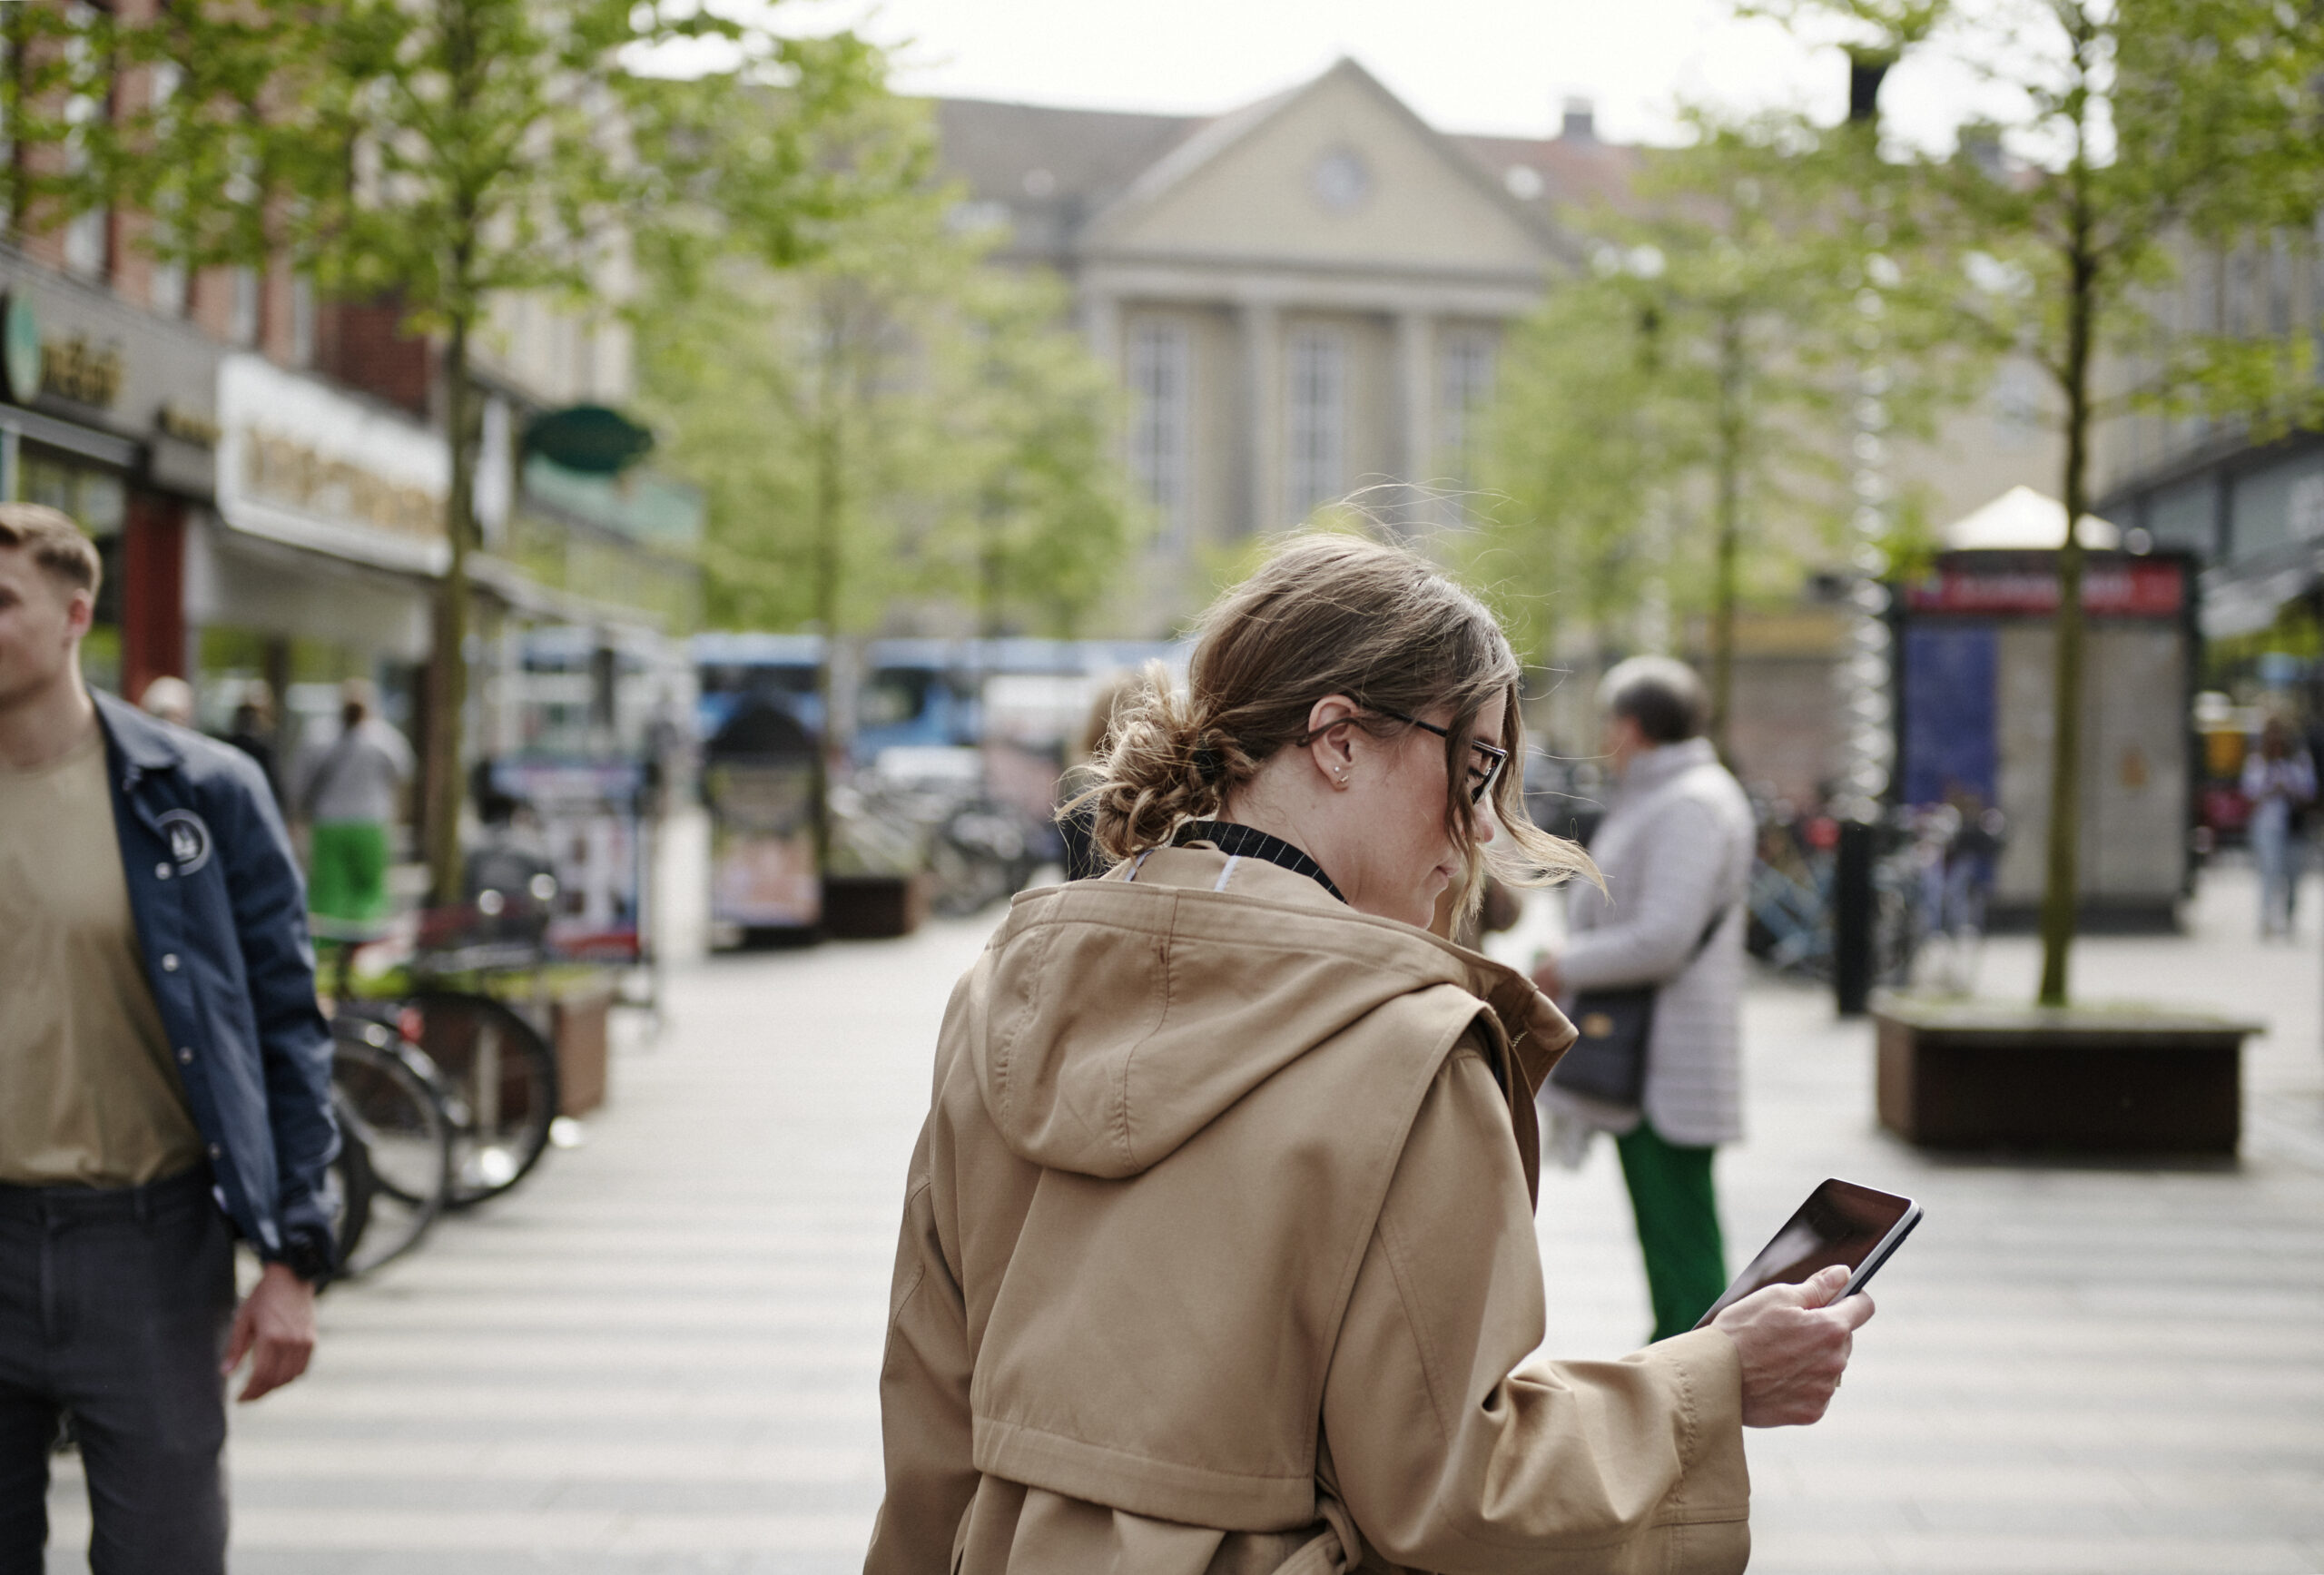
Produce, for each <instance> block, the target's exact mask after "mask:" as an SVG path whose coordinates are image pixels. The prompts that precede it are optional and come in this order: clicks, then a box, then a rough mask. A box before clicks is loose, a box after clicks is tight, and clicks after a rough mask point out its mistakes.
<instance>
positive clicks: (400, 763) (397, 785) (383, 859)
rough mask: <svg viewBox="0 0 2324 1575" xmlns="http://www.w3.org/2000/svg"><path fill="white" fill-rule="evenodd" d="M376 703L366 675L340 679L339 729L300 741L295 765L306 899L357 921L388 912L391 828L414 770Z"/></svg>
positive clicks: (319, 911) (332, 916) (324, 911)
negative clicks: (304, 835)
mask: <svg viewBox="0 0 2324 1575" xmlns="http://www.w3.org/2000/svg"><path fill="white" fill-rule="evenodd" d="M339 722H340V725H339V732H338V733H337V735H336V736H334V737H332V738H330V739H329V740H327V741H315V742H311V743H308V744H307V745H305V746H303V747H302V748H301V749H300V759H299V764H298V769H297V770H296V771H295V772H294V773H293V789H292V792H293V797H294V802H296V803H297V804H298V806H299V818H300V820H302V821H304V822H306V823H307V826H308V828H309V836H310V841H309V842H308V849H307V861H308V875H309V885H310V890H309V891H308V897H307V901H308V905H309V907H310V910H311V911H313V912H314V914H315V915H316V916H317V917H318V918H321V919H328V920H334V921H336V922H338V923H340V924H346V925H351V926H356V927H361V926H364V925H369V924H376V923H377V922H379V920H382V919H384V918H386V917H387V915H388V861H389V855H390V851H391V842H390V832H389V828H390V827H391V826H392V825H393V824H394V822H395V820H396V818H397V812H398V806H399V802H400V800H401V797H402V793H403V788H404V784H405V783H409V782H410V780H411V773H412V758H411V745H410V744H409V743H405V742H404V736H403V734H402V733H398V732H397V731H396V730H395V728H394V727H393V726H392V725H391V724H389V723H388V722H386V721H384V720H383V719H381V717H380V716H379V691H378V690H376V689H375V688H373V687H372V685H371V682H370V680H369V679H368V678H350V679H349V680H347V682H346V683H344V684H340V708H339Z"/></svg>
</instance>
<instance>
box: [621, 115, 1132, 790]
mask: <svg viewBox="0 0 2324 1575" xmlns="http://www.w3.org/2000/svg"><path fill="white" fill-rule="evenodd" d="M742 107H743V110H744V112H745V114H746V115H747V113H748V112H749V111H750V109H751V108H752V106H751V105H750V104H748V103H745V104H744V105H743V106H742ZM724 134H726V135H728V136H729V137H735V138H740V139H743V140H745V141H747V140H748V139H749V138H750V137H751V136H752V135H753V133H752V131H751V130H750V127H749V123H748V120H747V118H744V119H742V120H739V121H737V122H735V123H733V124H732V125H730V126H729V127H728V129H727V131H726V132H725V133H724ZM822 136H823V146H822V150H821V153H820V154H819V156H818V159H817V161H816V162H817V163H818V164H819V166H820V167H822V168H826V169H846V170H848V171H850V172H851V179H852V182H853V186H854V190H855V191H856V192H857V193H858V197H859V201H858V202H857V204H856V206H855V207H854V208H853V210H852V212H850V213H849V214H848V215H847V216H846V217H845V218H844V219H843V220H842V221H835V222H832V223H830V224H828V225H825V226H823V227H822V228H821V229H820V230H819V231H817V233H816V238H815V240H816V251H815V252H814V254H813V255H812V257H811V258H808V259H806V260H805V261H797V260H796V258H795V256H794V255H793V253H792V252H790V251H788V250H787V248H788V246H789V245H790V241H789V238H788V236H787V234H786V233H784V232H783V231H780V230H778V231H766V230H763V229H762V228H761V227H759V226H758V225H757V224H756V223H755V222H754V221H753V219H752V217H751V216H750V215H749V214H748V213H747V212H737V211H734V210H726V211H724V217H723V219H722V220H721V221H720V222H719V223H718V224H717V225H716V226H715V227H714V231H711V232H704V233H703V234H699V235H695V236H694V237H691V238H690V239H689V241H687V245H686V248H685V250H684V251H682V252H673V253H671V254H668V255H666V256H665V257H664V258H663V259H662V260H661V263H660V265H659V266H658V267H657V269H656V271H655V287H654V290H652V292H651V294H650V295H649V298H648V300H649V303H650V310H651V312H652V316H653V320H654V322H655V333H654V335H653V336H652V338H651V340H649V341H648V343H647V345H646V347H645V359H644V374H645V388H646V393H647V397H648V399H649V401H650V403H651V407H652V409H653V410H654V411H655V414H656V416H657V417H658V418H660V419H661V421H662V422H663V424H664V425H665V426H666V427H668V428H670V429H671V430H672V431H673V432H674V433H675V439H674V444H673V450H672V453H673V458H674V461H675V463H676V464H677V465H678V466H679V467H680V468H683V469H684V470H685V471H686V472H687V473H688V474H689V475H692V476H694V477H697V478H698V479H699V480H701V481H702V483H703V484H704V486H705V487H706V488H707V490H708V495H709V503H710V507H709V521H708V532H707V534H708V543H707V547H706V551H705V557H704V565H705V568H706V570H707V574H708V582H709V584H708V593H709V603H710V609H709V610H710V613H711V616H712V618H713V620H714V621H716V622H720V623H725V624H728V625H743V626H753V627H774V628H798V627H811V628H813V629H816V630H818V631H820V632H822V634H824V635H826V637H828V638H831V639H832V640H834V641H844V640H848V639H852V638H853V637H855V636H857V635H861V634H862V633H864V632H866V631H867V630H869V629H870V628H871V627H872V625H875V624H876V623H877V622H878V621H879V620H880V619H881V617H882V616H883V615H886V614H887V613H888V612H889V611H890V609H891V607H893V606H894V605H896V604H897V603H899V602H900V601H904V600H909V599H921V600H924V601H936V602H949V603H951V604H953V605H956V606H960V607H962V608H965V609H967V610H968V611H969V613H970V615H971V616H972V617H973V618H974V619H975V621H976V623H977V625H978V626H979V627H980V628H981V629H982V630H984V631H985V632H986V633H989V634H990V633H1000V632H1004V631H1008V630H1010V629H1016V628H1039V629H1041V630H1044V631H1046V632H1051V633H1069V632H1072V631H1073V630H1074V629H1076V628H1077V627H1078V625H1079V623H1080V621H1081V620H1082V619H1083V618H1084V617H1085V616H1087V615H1088V613H1089V611H1090V610H1091V609H1092V608H1094V607H1096V606H1097V605H1100V604H1101V603H1102V602H1103V601H1104V600H1105V599H1106V597H1107V596H1108V595H1109V594H1110V593H1111V591H1112V590H1113V588H1114V586H1115V583H1116V580H1117V577H1118V572H1119V568H1120V566H1121V564H1122V562H1123V560H1124V558H1125V557H1126V556H1127V554H1128V548H1129V546H1130V538H1131V534H1132V524H1131V521H1132V516H1131V514H1130V512H1129V510H1128V506H1127V504H1126V502H1125V497H1126V491H1125V488H1124V487H1123V485H1122V481H1121V477H1120V474H1119V466H1118V460H1117V458H1116V457H1115V454H1114V451H1113V450H1114V442H1113V430H1114V428H1113V419H1112V412H1113V406H1114V400H1113V398H1112V396H1111V392H1110V383H1109V379H1108V378H1107V376H1106V374H1105V372H1104V371H1103V369H1101V368H1099V367H1098V365H1097V364H1096V363H1095V361H1094V360H1092V359H1091V358H1090V357H1089V355H1088V352H1087V350H1086V349H1084V348H1083V347H1082V345H1081V343H1080V342H1079V340H1078V338H1077V337H1076V336H1075V335H1074V334H1073V333H1072V332H1071V331H1070V330H1069V329H1068V326H1067V322H1066V318H1065V306H1066V301H1065V296H1064V293H1063V291H1062V290H1061V288H1060V287H1059V285H1058V284H1057V282H1056V281H1054V280H1053V279H1050V278H1049V277H1048V276H1046V275H1040V274H1033V275H1024V274H1018V273H1014V272H1010V271H1004V270H1001V269H999V268H996V267H993V266H991V265H990V263H989V262H988V261H986V259H987V255H988V252H989V249H990V239H991V237H990V235H985V234H979V233H974V232H964V231H961V230H960V228H959V227H958V225H957V224H956V223H955V222H954V214H955V212H956V211H957V203H956V195H955V193H953V192H951V191H950V190H949V189H947V188H946V187H944V186H943V185H941V184H940V182H938V180H937V179H936V175H935V145H934V141H933V134H932V128H931V124H930V120H929V116H928V114H927V112H926V107H925V106H924V105H921V104H919V103H912V102H910V101H906V100H902V99H899V98H894V97H891V96H887V95H877V94H875V95H871V96H868V97H866V98H865V99H863V100H862V101H861V102H859V103H856V104H854V105H853V106H852V108H851V111H850V113H847V114H845V115H842V116H835V117H832V120H831V121H830V122H828V123H826V125H825V126H824V127H822ZM834 666H835V664H826V669H825V674H824V683H825V685H826V689H825V694H824V698H825V702H826V709H825V714H826V715H829V716H832V717H833V718H834V720H835V722H837V723H839V724H842V726H843V724H844V720H845V719H844V716H843V715H842V707H841V706H839V705H837V704H832V702H833V701H834V700H835V699H837V698H838V697H837V696H836V695H834V694H832V691H831V689H830V687H829V686H830V684H832V681H833V679H834V677H835V673H834V671H833V668H834ZM831 731H832V737H831V738H830V739H829V740H827V743H828V745H829V750H827V753H831V752H835V751H837V750H838V749H839V748H840V747H841V746H842V744H843V743H844V739H843V737H842V735H841V733H842V727H840V726H835V727H834V728H833V729H832V730H831ZM830 769H831V763H830V762H829V761H828V760H827V761H826V763H825V765H824V770H825V772H826V773H828V772H829V770H830Z"/></svg>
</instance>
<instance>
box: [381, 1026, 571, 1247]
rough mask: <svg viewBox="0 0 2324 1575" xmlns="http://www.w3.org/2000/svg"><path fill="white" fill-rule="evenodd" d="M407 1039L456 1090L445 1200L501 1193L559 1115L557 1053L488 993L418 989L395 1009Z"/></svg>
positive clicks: (534, 1155)
mask: <svg viewBox="0 0 2324 1575" xmlns="http://www.w3.org/2000/svg"><path fill="white" fill-rule="evenodd" d="M396 1026H397V1027H398V1028H399V1029H401V1030H402V1032H403V1036H404V1038H406V1039H409V1040H410V1041H411V1042H412V1043H414V1044H416V1045H418V1046H419V1048H421V1049H422V1050H424V1051H426V1052H427V1053H428V1059H429V1060H431V1061H433V1062H435V1063H436V1067H437V1069H438V1071H440V1072H441V1073H442V1074H443V1076H444V1080H445V1082H446V1083H447V1084H448V1085H449V1086H450V1088H451V1090H452V1093H453V1096H454V1098H453V1116H454V1119H453V1134H452V1186H451V1194H450V1196H449V1197H448V1199H447V1202H446V1206H448V1207H450V1208H467V1207H468V1206H471V1205H473V1204H478V1203H481V1202H483V1201H484V1200H485V1199H486V1198H487V1197H494V1196H498V1195H499V1194H501V1193H504V1192H506V1191H507V1190H508V1189H509V1188H510V1187H512V1186H516V1185H517V1183H518V1182H520V1181H522V1180H523V1179H524V1178H525V1177H526V1176H527V1175H529V1174H531V1172H532V1168H533V1166H536V1165H537V1164H539V1163H540V1158H541V1155H542V1153H543V1152H544V1151H546V1150H547V1147H548V1128H549V1123H550V1122H552V1121H554V1120H556V1109H557V1083H556V1052H555V1051H554V1050H552V1049H550V1048H549V1044H548V1041H547V1039H543V1038H542V1037H541V1035H540V1033H539V1031H538V1030H537V1029H535V1028H534V1027H533V1025H532V1024H530V1023H528V1022H527V1021H526V1020H525V1019H523V1018H521V1017H519V1016H517V1013H516V1012H515V1011H513V1010H511V1009H509V1008H508V1007H507V1006H506V1005H504V1004H503V1003H502V1002H500V1001H497V1000H495V999H493V998H492V997H490V996H488V995H472V994H469V993H468V992H466V991H461V990H437V989H428V990H421V991H419V993H418V994H416V995H411V996H408V997H406V998H405V999H403V1000H402V1001H400V1002H399V1003H398V1005H397V1009H396Z"/></svg>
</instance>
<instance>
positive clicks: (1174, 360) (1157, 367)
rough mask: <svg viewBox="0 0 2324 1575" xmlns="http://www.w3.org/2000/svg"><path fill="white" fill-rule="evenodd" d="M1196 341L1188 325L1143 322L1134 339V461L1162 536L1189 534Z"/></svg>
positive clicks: (1174, 538)
mask: <svg viewBox="0 0 2324 1575" xmlns="http://www.w3.org/2000/svg"><path fill="white" fill-rule="evenodd" d="M1193 369H1194V346H1193V343H1192V341H1191V340H1190V339H1189V337H1188V335H1187V330H1186V325H1185V324H1184V323H1176V322H1141V323H1139V324H1137V327H1135V328H1134V329H1132V330H1131V331H1130V338H1129V397H1130V427H1129V462H1130V469H1131V470H1132V471H1133V472H1134V473H1135V474H1136V475H1137V481H1138V485H1139V486H1140V487H1142V488H1144V490H1145V493H1146V499H1147V502H1148V503H1151V504H1152V505H1153V506H1154V512H1155V514H1156V516H1157V517H1158V518H1159V519H1160V520H1161V522H1162V539H1163V540H1164V542H1165V543H1167V544H1170V545H1176V544H1177V543H1178V542H1181V541H1183V540H1184V539H1185V534H1186V527H1187V491H1188V487H1187V472H1188V470H1189V468H1190V465H1189V459H1190V454H1189V449H1190V447H1191V445H1190V444H1189V442H1188V440H1187V439H1188V428H1189V427H1190V426H1191V425H1192V420H1191V417H1192V413H1193V410H1192V407H1193V394H1194V378H1193Z"/></svg>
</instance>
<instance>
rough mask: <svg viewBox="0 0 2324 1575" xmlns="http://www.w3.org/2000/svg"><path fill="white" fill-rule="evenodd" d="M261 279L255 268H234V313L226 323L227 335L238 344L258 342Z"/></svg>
mask: <svg viewBox="0 0 2324 1575" xmlns="http://www.w3.org/2000/svg"><path fill="white" fill-rule="evenodd" d="M260 285H261V280H260V279H259V276H258V270H256V269H254V268H237V269H236V270H234V313H233V318H232V320H231V321H230V322H229V323H228V324H227V325H226V337H227V338H229V339H231V340H233V341H234V342H235V343H236V344H238V345H254V344H256V343H258V316H259V311H258V307H259V289H260Z"/></svg>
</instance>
